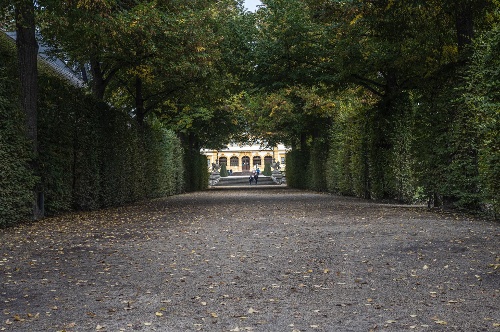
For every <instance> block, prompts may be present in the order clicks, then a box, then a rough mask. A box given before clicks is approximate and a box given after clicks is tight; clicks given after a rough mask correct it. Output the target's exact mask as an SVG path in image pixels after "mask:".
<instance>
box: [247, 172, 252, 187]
mask: <svg viewBox="0 0 500 332" xmlns="http://www.w3.org/2000/svg"><path fill="white" fill-rule="evenodd" d="M252 182H253V174H250V177H249V178H248V184H249V185H252Z"/></svg>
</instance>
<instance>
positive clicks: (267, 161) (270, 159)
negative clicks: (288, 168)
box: [264, 156, 273, 166]
mask: <svg viewBox="0 0 500 332" xmlns="http://www.w3.org/2000/svg"><path fill="white" fill-rule="evenodd" d="M272 163H273V157H271V156H265V157H264V166H265V165H266V164H269V165H271V164H272Z"/></svg>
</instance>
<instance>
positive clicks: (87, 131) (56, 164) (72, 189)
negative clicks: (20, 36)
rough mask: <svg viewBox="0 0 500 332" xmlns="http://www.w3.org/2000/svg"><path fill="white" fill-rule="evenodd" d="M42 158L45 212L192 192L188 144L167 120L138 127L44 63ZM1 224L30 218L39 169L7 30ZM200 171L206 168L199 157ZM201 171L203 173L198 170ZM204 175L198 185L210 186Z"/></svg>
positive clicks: (2, 68)
mask: <svg viewBox="0 0 500 332" xmlns="http://www.w3.org/2000/svg"><path fill="white" fill-rule="evenodd" d="M39 63H40V64H39V104H38V107H39V123H38V139H39V160H38V164H39V165H40V177H41V179H40V181H41V183H42V186H43V190H44V194H45V212H46V214H47V215H53V214H57V213H61V212H64V211H70V210H91V209H98V208H102V207H108V206H117V205H122V204H126V203H130V202H134V201H137V200H142V199H148V198H156V197H161V196H166V195H173V194H177V193H180V192H182V191H184V190H185V188H186V185H185V181H184V179H185V174H186V172H185V170H184V169H185V166H184V165H185V163H184V159H185V158H184V150H183V148H182V146H181V142H180V140H179V139H178V138H177V137H176V135H175V134H174V133H172V132H171V131H168V130H166V129H164V128H163V127H162V126H161V125H160V124H159V123H154V122H153V123H148V124H145V125H143V126H139V125H137V123H136V122H135V120H134V119H132V118H131V117H130V116H129V115H128V114H125V113H123V112H120V111H117V110H115V109H113V108H111V107H109V106H108V105H105V104H102V103H98V102H97V101H95V100H94V99H93V98H92V97H91V96H89V95H88V94H86V93H85V91H84V90H82V89H80V88H77V87H74V86H72V85H71V84H68V82H67V81H66V80H65V79H63V78H61V77H59V76H58V75H57V74H56V73H55V72H54V71H53V70H52V69H51V68H50V67H49V66H48V65H46V64H45V63H43V62H42V61H40V62H39ZM0 64H1V65H0V227H3V226H9V225H13V224H15V223H18V222H20V221H23V220H27V219H29V218H30V213H31V210H32V202H33V194H32V188H33V187H34V184H35V180H36V178H35V177H34V176H33V175H32V174H31V170H30V162H31V158H30V155H29V152H28V151H29V149H27V145H26V142H25V140H24V134H23V133H24V132H23V128H24V120H23V116H22V113H21V112H20V111H19V108H18V106H17V104H18V97H17V96H18V91H19V89H18V87H17V84H16V82H17V77H16V69H15V68H16V60H15V46H14V43H13V42H12V41H10V40H9V39H7V37H6V36H4V35H3V34H0ZM191 167H192V168H193V170H192V172H195V173H196V172H198V173H199V174H201V173H202V171H201V170H206V161H205V163H204V164H203V165H202V166H200V163H199V162H196V163H195V165H194V166H191ZM197 169H198V171H196V170H197ZM202 183H203V180H202V179H200V181H199V184H198V186H197V188H201V187H203V185H202Z"/></svg>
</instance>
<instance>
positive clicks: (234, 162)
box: [229, 157, 240, 167]
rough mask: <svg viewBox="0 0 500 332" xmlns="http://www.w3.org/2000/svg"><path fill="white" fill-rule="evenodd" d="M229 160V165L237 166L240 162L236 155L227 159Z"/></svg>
mask: <svg viewBox="0 0 500 332" xmlns="http://www.w3.org/2000/svg"><path fill="white" fill-rule="evenodd" d="M229 162H230V163H231V167H238V165H239V164H240V160H239V159H238V157H231V159H229Z"/></svg>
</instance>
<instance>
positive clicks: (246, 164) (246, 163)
mask: <svg viewBox="0 0 500 332" xmlns="http://www.w3.org/2000/svg"><path fill="white" fill-rule="evenodd" d="M241 170H242V171H249V170H250V157H248V156H244V157H242V158H241Z"/></svg>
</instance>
